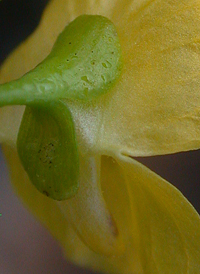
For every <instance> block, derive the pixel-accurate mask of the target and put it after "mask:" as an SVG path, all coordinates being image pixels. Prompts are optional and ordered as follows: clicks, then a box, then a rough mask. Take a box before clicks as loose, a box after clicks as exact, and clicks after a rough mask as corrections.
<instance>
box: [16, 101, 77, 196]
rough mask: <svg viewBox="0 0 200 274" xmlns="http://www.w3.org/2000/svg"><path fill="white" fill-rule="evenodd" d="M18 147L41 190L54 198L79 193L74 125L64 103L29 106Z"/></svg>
mask: <svg viewBox="0 0 200 274" xmlns="http://www.w3.org/2000/svg"><path fill="white" fill-rule="evenodd" d="M17 148H18V153H19V157H20V160H21V162H22V164H23V166H24V169H25V170H26V172H27V173H28V175H29V178H30V180H31V182H32V183H33V184H34V185H35V186H36V188H37V189H38V190H39V191H40V192H42V193H43V194H45V195H46V196H48V197H51V198H53V199H55V200H64V199H67V198H70V197H71V196H73V195H74V194H75V193H76V192H77V189H78V175H79V159H78V151H77V145H76V138H75V132H74V125H73V120H72V117H71V114H70V111H69V110H68V109H67V108H66V106H65V105H64V104H63V103H61V102H59V103H58V102H57V103H52V104H51V105H50V106H48V108H44V107H43V108H41V107H27V108H26V110H25V113H24V116H23V119H22V123H21V126H20V130H19V134H18V140H17Z"/></svg>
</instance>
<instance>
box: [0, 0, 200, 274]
mask: <svg viewBox="0 0 200 274" xmlns="http://www.w3.org/2000/svg"><path fill="white" fill-rule="evenodd" d="M47 2H48V0H35V1H32V0H17V1H16V0H15V1H14V0H1V1H0V65H1V64H2V63H3V60H4V59H5V58H6V56H7V55H8V54H9V52H10V51H11V50H13V48H15V47H16V46H17V45H18V44H19V43H20V41H22V40H23V39H25V38H26V37H27V36H28V35H29V34H30V33H31V32H32V31H33V30H34V29H35V28H36V27H37V25H38V22H39V20H40V17H41V15H42V11H43V9H44V7H45V5H46V4H47ZM199 159H200V151H192V152H187V153H178V154H174V155H167V156H159V157H148V158H137V160H139V161H140V162H142V163H143V164H145V165H146V166H148V167H149V168H151V169H152V170H154V171H155V172H156V173H158V174H159V175H161V176H162V177H163V178H165V179H166V180H168V181H169V182H171V183H172V184H174V185H175V186H176V187H178V188H179V189H180V190H181V191H182V193H183V194H184V195H185V196H186V197H187V198H188V200H189V201H190V202H191V203H192V204H193V206H194V207H195V208H196V210H197V211H198V212H199V213H200V184H199V182H200V170H199ZM0 213H2V216H1V217H0V273H1V274H17V273H20V274H25V273H26V274H27V273H29V274H35V273H37V274H42V273H43V274H47V273H48V274H53V273H57V274H61V273H62V274H63V273H68V274H69V273H70V274H75V273H79V274H92V273H93V272H90V271H86V270H83V269H80V268H78V267H76V266H73V265H72V264H70V263H69V262H67V261H66V260H65V259H64V258H63V256H62V251H61V249H60V248H59V246H58V245H57V243H56V241H55V240H54V239H53V238H52V237H51V236H50V235H49V233H48V231H46V230H45V229H44V228H43V227H42V226H41V224H40V223H38V222H37V220H35V219H34V218H33V217H32V215H30V214H29V212H28V211H27V210H26V208H24V207H23V205H22V203H21V201H20V200H19V199H18V198H17V197H16V195H15V194H14V193H13V191H12V187H11V185H10V182H9V176H8V171H7V168H6V165H5V161H4V159H3V155H2V153H1V150H0ZM93 274H94V273H93Z"/></svg>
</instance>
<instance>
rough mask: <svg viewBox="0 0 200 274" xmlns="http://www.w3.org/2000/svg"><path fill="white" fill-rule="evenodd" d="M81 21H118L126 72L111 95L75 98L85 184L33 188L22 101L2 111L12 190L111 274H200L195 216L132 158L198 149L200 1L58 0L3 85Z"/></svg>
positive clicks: (73, 252) (8, 65)
mask: <svg viewBox="0 0 200 274" xmlns="http://www.w3.org/2000/svg"><path fill="white" fill-rule="evenodd" d="M81 14H100V15H103V16H106V17H107V18H109V19H110V20H111V21H112V22H113V23H114V24H115V26H116V29H117V32H118V35H119V39H120V44H121V48H122V56H123V62H124V66H123V70H122V74H121V76H120V78H119V80H118V82H117V83H116V84H115V85H114V87H113V88H111V90H110V91H109V92H108V93H107V94H105V95H103V96H101V97H99V98H97V99H95V100H92V101H91V102H80V101H69V102H68V107H69V109H70V111H71V113H72V117H73V120H74V124H75V130H76V136H77V140H78V146H79V150H80V177H79V178H80V179H79V181H80V189H79V191H78V193H77V194H76V195H75V196H74V197H73V198H71V199H69V200H67V201H62V202H58V201H55V200H52V199H50V198H48V197H45V196H44V195H42V194H41V193H39V192H38V191H37V190H36V189H35V188H34V187H33V186H32V184H31V183H30V181H29V179H28V176H27V175H26V173H25V171H24V169H23V167H22V165H21V163H20V161H19V159H18V156H17V152H16V138H17V133H18V129H19V125H20V122H21V117H22V114H23V111H24V108H23V107H21V106H17V107H3V108H2V109H0V142H1V143H2V144H3V147H4V152H5V155H6V157H7V159H8V162H9V164H10V167H11V174H12V181H13V184H14V187H15V189H16V190H17V192H18V194H19V195H20V196H21V197H22V199H23V200H24V202H25V203H26V204H27V206H28V207H29V208H30V209H31V211H32V212H33V214H34V215H36V216H37V217H38V218H39V219H40V220H41V221H42V222H43V223H44V225H45V226H46V227H48V229H49V230H50V231H51V233H52V234H53V235H54V236H55V237H56V238H57V239H58V241H59V242H60V244H61V245H62V247H63V249H64V251H65V253H66V256H67V257H68V258H70V259H71V260H72V261H73V262H75V263H77V264H79V265H83V266H86V267H89V268H92V269H95V270H99V271H103V272H107V273H123V274H133V273H137V274H139V273H145V274H147V273H166V274H168V273H170V274H171V273H172V274H173V273H191V274H197V273H199V269H200V260H199V258H200V219H199V216H198V214H197V213H196V211H195V210H194V208H193V207H192V206H191V205H190V204H189V202H188V201H187V200H186V199H185V198H184V197H183V196H182V194H181V193H180V192H179V191H178V190H177V189H175V188H174V187H173V186H172V185H170V184H169V183H168V182H166V181H165V180H163V179H162V178H160V177H159V176H157V175H156V174H154V173H153V172H152V171H150V170H149V169H147V168H146V167H144V166H143V165H142V164H140V163H138V162H136V161H135V160H134V159H133V158H132V157H134V156H152V155H160V154H169V153H175V152H179V151H187V150H192V149H198V148H199V147H200V119H199V117H200V116H199V113H200V92H199V84H200V80H199V71H200V57H199V52H200V49H199V33H200V3H199V2H198V1H195V0H187V1H186V0H181V1H170V0H166V1H159V0H156V1H147V0H135V1H134V0H130V1H128V0H127V1H125V0H98V1H89V0H88V1H87V0H85V1H78V0H74V1H72V0H70V1H69V0H53V1H51V2H50V4H49V5H48V6H47V8H46V11H45V13H44V16H43V19H42V21H41V23H40V26H39V28H38V29H37V30H36V31H35V32H34V33H33V35H32V36H31V37H30V38H29V39H27V41H25V42H24V43H23V44H21V46H20V47H19V48H18V49H17V50H16V51H15V52H13V53H12V54H11V55H10V57H9V58H8V59H7V61H6V62H5V64H4V66H3V68H2V70H1V72H0V78H1V82H7V81H11V80H12V79H16V78H19V77H20V76H22V75H23V74H24V73H26V72H27V71H29V70H30V69H32V68H34V67H35V66H36V65H37V64H38V63H40V62H41V61H42V60H43V59H44V58H45V57H46V56H47V55H48V54H49V52H50V50H51V48H52V46H53V44H54V42H55V40H56V38H57V36H58V34H59V33H60V32H61V31H62V30H63V28H64V27H65V25H66V24H67V23H68V22H70V21H72V20H73V19H75V18H76V17H77V16H79V15H81Z"/></svg>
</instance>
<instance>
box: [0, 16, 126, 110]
mask: <svg viewBox="0 0 200 274" xmlns="http://www.w3.org/2000/svg"><path fill="white" fill-rule="evenodd" d="M121 68H122V61H121V50H120V44H119V38H118V35H117V32H116V29H115V26H114V25H113V23H112V22H111V21H109V20H108V19H107V18H105V17H103V16H97V15H82V16H79V17H78V18H76V19H75V20H74V21H72V22H71V23H70V24H69V25H68V26H67V27H66V28H65V29H64V31H63V32H62V33H61V34H60V36H59V37H58V39H57V41H56V43H55V45H54V47H53V49H52V51H51V53H50V54H49V56H48V57H47V58H46V59H45V60H44V61H43V62H42V63H40V64H39V65H38V66H37V67H36V68H35V69H34V70H32V71H30V72H29V73H27V74H26V75H24V76H23V77H22V78H20V79H18V80H16V81H12V82H10V83H7V84H4V85H1V86H0V106H3V105H8V104H9V105H12V104H15V105H16V104H19V105H22V104H24V105H31V104H35V102H37V101H44V102H47V101H52V100H55V99H68V98H70V99H82V100H90V99H92V98H93V97H96V96H99V95H101V94H104V93H106V92H107V91H108V90H109V88H110V87H111V86H112V85H113V84H114V82H115V81H116V79H117V78H118V77H119V75H120V72H121Z"/></svg>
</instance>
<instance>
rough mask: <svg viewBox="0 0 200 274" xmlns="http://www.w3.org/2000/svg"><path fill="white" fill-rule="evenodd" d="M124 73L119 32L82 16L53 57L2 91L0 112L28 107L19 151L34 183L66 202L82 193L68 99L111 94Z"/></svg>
mask: <svg viewBox="0 0 200 274" xmlns="http://www.w3.org/2000/svg"><path fill="white" fill-rule="evenodd" d="M121 68H122V61H121V50H120V44H119V38H118V36H117V32H116V29H115V26H114V25H113V24H112V22H110V21H109V20H108V19H107V18H105V17H103V16H99V15H95V16H94V15H82V16H80V17H78V18H76V19H75V20H74V21H73V22H71V23H70V24H69V25H68V26H67V27H66V28H65V29H64V31H63V32H62V33H61V34H60V36H59V37H58V39H57V41H56V43H55V45H54V47H53V49H52V51H51V53H50V54H49V55H48V56H47V58H46V59H45V60H44V61H43V62H41V63H40V64H39V65H38V66H37V67H35V68H34V69H33V70H32V71H30V72H28V73H27V74H25V75H24V76H22V77H21V78H20V79H18V80H14V81H12V82H9V83H6V84H3V85H0V106H5V105H27V108H26V110H25V113H24V116H23V119H22V123H21V126H20V130H19V134H18V140H17V148H18V153H19V157H20V159H21V162H22V164H23V166H24V169H25V170H26V172H27V173H28V176H29V178H30V180H31V182H32V183H33V184H34V185H35V186H36V188H37V189H38V190H39V191H40V192H42V193H44V194H45V195H47V196H49V197H51V198H53V199H56V200H64V199H68V198H70V197H72V196H73V195H75V193H76V192H77V190H78V181H79V178H78V176H79V157H78V149H77V143H76V137H75V129H74V123H73V119H72V116H71V113H70V111H69V110H68V108H67V104H65V103H64V101H65V102H66V100H67V99H70V100H71V101H73V100H92V99H93V98H94V97H97V96H100V95H102V94H105V93H106V92H108V91H109V89H110V87H111V86H112V85H113V84H114V83H115V81H116V80H117V78H118V77H119V75H120V72H121Z"/></svg>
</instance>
